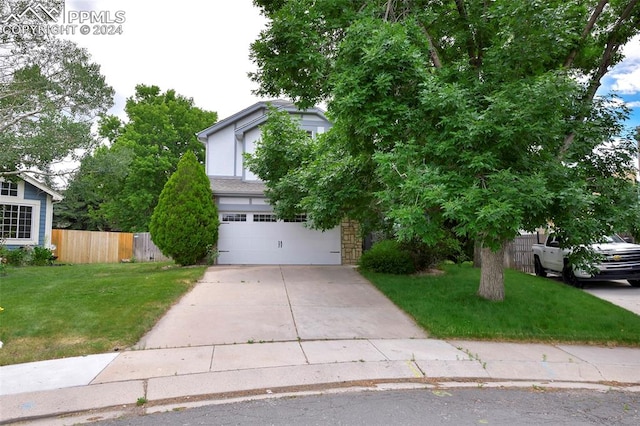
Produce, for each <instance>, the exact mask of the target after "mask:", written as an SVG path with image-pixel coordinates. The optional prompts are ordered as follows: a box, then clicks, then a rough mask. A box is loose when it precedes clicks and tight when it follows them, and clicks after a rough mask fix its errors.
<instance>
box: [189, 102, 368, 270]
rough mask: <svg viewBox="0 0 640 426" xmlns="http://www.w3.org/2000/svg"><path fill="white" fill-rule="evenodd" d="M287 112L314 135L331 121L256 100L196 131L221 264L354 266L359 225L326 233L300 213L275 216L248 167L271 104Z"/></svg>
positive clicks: (346, 224) (290, 105) (285, 104)
mask: <svg viewBox="0 0 640 426" xmlns="http://www.w3.org/2000/svg"><path fill="white" fill-rule="evenodd" d="M269 105H272V106H275V107H277V108H278V109H281V110H284V111H287V112H289V113H290V114H291V115H292V116H293V117H294V118H295V119H296V120H298V121H299V123H300V127H301V128H302V129H304V130H306V131H307V132H308V133H309V134H310V135H311V136H312V137H315V136H316V135H318V134H320V133H324V132H325V131H327V130H328V129H329V128H330V127H331V123H330V122H329V121H328V120H327V118H326V117H325V116H324V113H323V111H322V110H320V109H318V108H310V109H307V110H302V111H301V110H299V109H297V108H296V107H295V105H294V104H293V103H291V102H288V101H283V100H274V101H268V102H258V103H256V104H254V105H252V106H250V107H249V108H247V109H244V110H242V111H240V112H238V113H236V114H234V115H232V116H230V117H228V118H226V119H224V120H222V121H219V122H217V123H216V124H214V125H212V126H211V127H209V128H207V129H205V130H203V131H201V132H199V133H198V134H197V136H198V140H200V141H201V142H202V143H204V144H205V147H206V159H205V171H206V173H207V176H209V180H210V181H211V189H212V191H213V195H214V198H215V201H216V204H217V206H218V212H219V215H220V228H219V229H220V231H219V238H218V252H219V256H218V263H219V264H302V265H308V264H321V265H323V264H324V265H340V264H353V263H355V262H356V261H357V259H358V258H359V256H360V253H361V242H360V239H359V238H358V234H357V224H356V223H354V222H351V221H345V222H344V223H343V224H342V225H341V226H338V227H336V228H334V229H331V230H328V231H324V232H321V231H316V230H312V229H309V228H306V227H305V226H304V222H305V220H306V218H305V216H304V215H300V216H298V217H296V218H295V220H291V221H282V220H277V219H276V217H275V215H274V214H273V209H272V207H271V206H270V205H269V200H268V199H266V198H265V195H264V190H265V185H264V183H263V182H261V181H260V180H259V179H258V177H257V176H255V175H254V174H253V173H251V172H250V171H249V170H248V169H246V168H245V166H244V160H243V154H244V153H253V152H254V150H255V146H256V141H258V140H259V139H260V136H261V130H260V126H261V125H262V124H263V123H264V122H265V121H266V120H267V115H266V114H267V107H268V106H269Z"/></svg>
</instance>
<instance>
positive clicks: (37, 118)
mask: <svg viewBox="0 0 640 426" xmlns="http://www.w3.org/2000/svg"><path fill="white" fill-rule="evenodd" d="M62 3H63V2H62V1H59V0H58V1H55V0H45V1H42V2H38V4H39V5H42V6H47V7H48V8H52V7H57V8H58V10H60V9H61V6H62ZM27 5H28V2H20V1H17V2H7V1H0V13H2V15H3V16H8V13H10V12H15V13H19V12H22V11H23V10H24V8H25V7H26V6H27ZM10 6H14V7H13V8H11V7H10ZM23 19H28V17H23ZM25 23H26V22H25ZM4 28H5V31H3V32H2V34H0V58H1V59H0V174H15V173H18V172H22V171H35V172H40V173H43V174H45V175H50V174H51V173H52V166H53V165H55V164H56V163H58V162H61V161H63V160H65V159H68V158H69V157H70V156H71V157H73V156H75V155H81V154H82V153H83V152H84V151H86V150H87V149H90V148H91V147H93V146H94V144H95V141H96V139H95V138H94V137H93V136H92V134H91V124H92V122H93V120H94V119H95V118H96V117H97V116H98V115H99V114H101V113H104V112H105V111H106V110H107V109H108V108H109V107H111V105H112V104H113V90H112V89H111V88H110V87H109V86H108V85H107V84H106V82H105V79H104V77H103V76H102V75H101V74H100V67H99V66H98V65H97V64H95V63H93V62H91V58H90V57H89V54H88V53H87V52H86V50H84V49H81V48H79V47H78V46H76V45H75V44H74V43H72V42H71V41H68V40H61V39H59V38H56V37H54V36H52V35H47V34H46V33H41V32H38V31H34V32H29V31H26V30H22V31H13V30H11V27H10V26H8V25H5V26H4Z"/></svg>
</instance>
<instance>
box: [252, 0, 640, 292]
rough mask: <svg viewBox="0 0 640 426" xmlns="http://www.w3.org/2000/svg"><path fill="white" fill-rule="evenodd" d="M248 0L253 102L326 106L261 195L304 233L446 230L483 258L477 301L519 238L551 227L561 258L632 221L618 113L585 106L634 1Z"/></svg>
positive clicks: (592, 101)
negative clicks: (301, 149)
mask: <svg viewBox="0 0 640 426" xmlns="http://www.w3.org/2000/svg"><path fill="white" fill-rule="evenodd" d="M255 3H256V5H258V6H259V7H261V9H262V12H263V14H265V15H266V16H267V17H268V18H269V19H270V22H269V24H268V26H267V29H266V30H264V31H263V32H262V33H261V35H260V37H259V39H258V40H257V41H256V42H254V44H253V45H252V58H253V60H254V61H255V63H256V64H257V66H258V70H257V72H256V73H254V74H252V78H253V79H254V80H255V81H257V82H258V83H260V89H259V91H258V92H259V93H260V94H263V95H270V96H281V95H286V96H289V97H291V98H292V99H294V100H295V101H296V102H298V104H299V105H300V106H301V107H305V106H310V105H312V104H315V103H317V102H319V101H326V102H327V105H328V113H329V116H330V117H331V118H332V119H333V121H334V122H335V126H334V127H333V128H332V129H331V130H330V131H329V132H328V133H327V135H326V136H324V137H323V138H322V139H321V140H320V141H319V142H318V144H317V146H318V147H321V148H319V149H317V150H316V152H315V153H314V154H313V155H311V156H310V159H309V161H306V162H303V163H301V165H300V166H298V167H292V168H291V170H290V171H289V172H288V173H286V174H284V176H285V178H283V179H289V178H287V176H289V177H291V176H299V177H301V178H302V177H306V179H300V180H299V182H302V183H300V184H299V185H298V190H297V191H281V192H280V195H281V197H280V198H272V200H273V201H274V202H275V203H276V204H278V203H280V202H286V203H289V204H290V205H297V206H298V208H301V209H304V210H307V211H308V213H309V215H310V217H311V218H312V219H313V221H312V223H313V224H314V225H315V226H317V227H319V228H326V227H329V226H332V225H335V224H336V223H338V221H339V220H340V219H341V218H342V217H343V216H344V215H352V214H353V213H354V212H356V211H368V212H375V213H377V214H378V215H379V216H380V217H382V218H384V219H385V220H387V221H390V222H391V224H392V227H393V229H394V230H395V232H396V233H397V236H398V238H400V239H403V240H411V239H415V238H418V239H421V240H422V241H424V242H426V243H434V242H435V240H437V239H438V238H440V237H441V235H442V229H443V224H444V223H445V222H446V223H448V224H450V225H452V226H453V227H454V230H455V232H456V233H458V234H459V235H461V236H466V237H470V238H473V239H476V240H477V241H478V242H479V244H480V245H481V247H482V249H481V250H482V253H481V254H482V272H481V280H480V286H479V290H478V293H479V295H480V296H482V297H485V298H487V299H491V300H502V299H503V298H504V282H503V263H502V259H503V250H504V248H505V246H506V243H507V242H508V241H510V240H511V239H512V238H513V237H514V236H515V235H517V233H518V232H519V230H534V229H535V228H536V227H538V226H542V225H545V224H548V223H552V224H553V226H554V227H555V228H556V229H557V231H558V232H561V233H562V234H564V236H565V241H567V245H568V246H569V247H572V246H578V245H580V244H582V243H584V242H585V241H589V240H594V239H597V238H599V237H600V236H601V235H602V234H605V233H609V232H612V231H614V230H616V229H617V228H622V227H625V228H628V227H629V226H630V225H631V224H632V223H634V222H635V223H637V222H638V220H639V219H640V218H639V213H638V211H639V210H638V199H637V192H636V191H635V189H634V187H633V183H632V182H631V181H630V180H629V179H628V176H629V171H630V170H631V168H632V167H633V163H632V161H631V160H632V158H634V156H635V155H636V154H635V145H634V144H633V143H632V142H631V140H630V138H629V137H625V136H624V135H621V132H622V125H621V120H622V119H623V118H624V117H625V116H626V111H625V109H624V107H620V106H619V103H616V102H613V100H612V99H609V98H602V97H596V91H597V89H598V87H599V86H600V81H601V79H602V77H603V76H604V75H605V74H606V72H607V71H608V70H609V69H610V68H611V67H612V66H613V65H614V64H616V63H617V62H618V61H619V60H620V59H621V55H620V52H619V50H620V47H621V46H623V45H624V44H625V43H626V42H627V41H628V40H629V39H630V38H631V37H632V36H633V35H635V34H637V33H638V31H639V28H640V25H639V23H640V5H639V4H638V0H612V1H607V0H592V1H584V0H567V1H556V0H549V1H526V2H514V1H511V0H496V1H491V2H487V1H481V0H449V1H434V0H424V1H413V2H405V1H396V0H369V1H365V2H353V1H350V0H314V1H311V0H292V1H279V0H278V1H276V0H256V1H255ZM620 136H622V137H620ZM283 143H284V141H283ZM258 152H260V151H258ZM263 160H264V161H265V162H266V161H269V157H268V156H264V157H257V158H256V161H257V162H261V161H263ZM289 180H290V181H292V182H293V181H295V179H289ZM279 182H281V180H276V181H275V182H273V181H268V182H267V184H268V186H269V187H270V188H278V187H279V186H278V185H279ZM300 186H302V189H301V188H300ZM277 194H278V193H277V192H276V195H277Z"/></svg>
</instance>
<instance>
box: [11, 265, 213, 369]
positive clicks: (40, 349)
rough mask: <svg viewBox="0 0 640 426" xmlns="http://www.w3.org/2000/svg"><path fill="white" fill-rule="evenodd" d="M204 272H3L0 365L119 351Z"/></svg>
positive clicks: (86, 268) (151, 268)
mask: <svg viewBox="0 0 640 426" xmlns="http://www.w3.org/2000/svg"><path fill="white" fill-rule="evenodd" d="M204 269H205V267H191V268H180V267H177V266H174V265H172V264H168V263H162V264H160V263H132V264H103V265H69V266H55V267H52V266H40V267H37V266H32V267H22V268H8V269H7V275H5V276H0V307H2V308H3V311H1V312H0V341H2V342H3V343H4V347H3V348H2V349H0V365H7V364H17V363H22V362H29V361H39V360H45V359H53V358H62V357H69V356H77V355H87V354H94V353H103V352H110V351H113V350H116V349H118V350H121V349H125V348H126V347H128V346H131V345H133V344H135V343H136V342H137V341H138V340H139V339H140V338H141V337H142V336H143V335H144V333H146V332H147V331H148V330H150V329H151V327H153V325H154V324H155V323H156V321H157V320H158V319H159V318H160V317H161V316H162V315H163V314H164V313H165V312H166V311H167V309H168V308H169V307H170V306H171V305H172V304H173V303H174V302H175V301H176V300H178V299H179V298H180V297H181V296H182V295H183V294H184V293H186V292H187V291H188V290H190V289H191V288H192V286H193V284H194V283H195V282H196V281H197V280H198V279H199V278H200V277H202V275H203V273H204Z"/></svg>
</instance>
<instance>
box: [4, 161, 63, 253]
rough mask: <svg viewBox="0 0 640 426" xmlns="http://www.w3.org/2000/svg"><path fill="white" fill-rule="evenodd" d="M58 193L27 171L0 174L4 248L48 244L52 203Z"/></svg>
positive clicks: (58, 196)
mask: <svg viewBox="0 0 640 426" xmlns="http://www.w3.org/2000/svg"><path fill="white" fill-rule="evenodd" d="M61 200H62V196H61V195H60V194H58V193H57V192H55V191H54V190H52V189H51V188H49V187H47V186H46V185H44V184H43V183H41V182H39V181H37V180H36V179H34V178H32V177H31V176H29V175H27V174H24V173H22V174H19V175H16V176H11V177H2V176H0V218H1V222H0V240H2V242H3V243H4V244H5V246H6V247H8V248H17V247H23V246H43V247H49V246H50V244H51V226H52V223H53V203H55V202H58V201H61Z"/></svg>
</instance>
